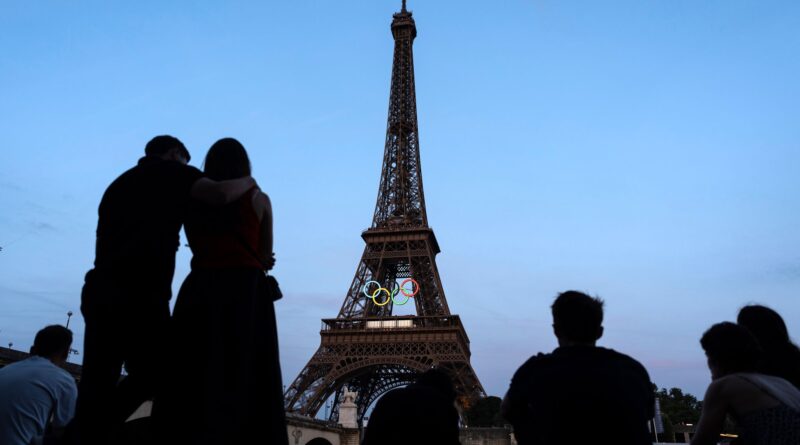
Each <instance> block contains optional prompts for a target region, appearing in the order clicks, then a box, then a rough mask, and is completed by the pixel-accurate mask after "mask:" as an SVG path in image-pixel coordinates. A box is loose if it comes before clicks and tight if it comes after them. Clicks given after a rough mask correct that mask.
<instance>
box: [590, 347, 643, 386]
mask: <svg viewBox="0 0 800 445" xmlns="http://www.w3.org/2000/svg"><path fill="white" fill-rule="evenodd" d="M597 350H598V352H599V353H600V354H601V355H604V356H605V357H604V358H605V359H606V360H608V362H610V363H614V365H615V366H620V367H626V368H629V369H632V370H634V371H635V372H637V373H639V374H641V375H642V376H643V377H644V378H647V379H648V380H649V378H650V375H649V374H648V372H647V368H645V367H644V365H642V364H641V362H639V361H638V360H636V359H635V358H633V357H631V356H630V355H627V354H623V353H621V352H619V351H615V350H613V349H610V348H603V347H598V348H597Z"/></svg>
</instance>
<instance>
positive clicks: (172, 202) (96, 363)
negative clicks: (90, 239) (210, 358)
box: [70, 136, 255, 445]
mask: <svg viewBox="0 0 800 445" xmlns="http://www.w3.org/2000/svg"><path fill="white" fill-rule="evenodd" d="M189 158H190V156H189V152H188V151H187V150H186V147H185V146H184V145H183V143H181V141H179V140H178V139H176V138H174V137H172V136H157V137H155V138H153V139H152V140H151V141H150V142H148V143H147V146H146V147H145V156H144V157H143V158H141V159H139V162H138V164H137V165H136V166H135V167H133V168H131V169H130V170H128V171H126V172H125V173H123V174H122V175H121V176H120V177H118V178H117V179H116V180H114V182H112V183H111V185H110V186H109V187H108V189H106V191H105V194H104V195H103V199H102V201H101V202H100V207H99V210H98V216H99V218H98V223H97V246H96V256H95V262H94V269H92V270H90V271H89V272H88V273H87V274H86V282H85V284H84V287H83V293H82V295H81V312H82V314H83V317H84V320H85V322H86V331H85V338H84V347H83V372H82V376H81V381H80V391H79V397H78V408H77V414H76V422H75V424H76V425H77V427H78V428H77V433H78V434H79V436H80V440H81V442H82V443H86V444H91V445H94V444H105V443H107V442H106V440H107V438H108V436H109V433H110V431H112V430H113V429H116V428H118V427H119V426H121V425H122V422H124V420H125V419H126V418H127V417H128V416H129V415H130V414H132V413H133V411H134V410H135V409H136V408H137V407H138V406H139V405H140V404H141V403H142V402H144V401H145V400H147V399H149V398H151V397H152V396H153V393H154V390H155V389H154V386H155V385H156V383H157V382H158V378H159V376H160V374H161V373H162V367H163V365H162V362H163V360H164V351H163V347H164V344H165V343H166V340H167V337H168V332H167V327H168V322H169V316H170V314H169V300H170V297H171V295H172V291H171V286H172V276H173V274H174V271H175V252H176V251H177V249H178V244H179V231H180V228H181V225H182V224H183V223H184V220H185V218H186V212H187V209H188V205H189V199H190V197H193V198H196V199H200V200H204V201H206V202H210V203H215V204H218V205H222V204H225V203H227V202H230V201H233V200H235V199H238V198H239V197H240V196H242V194H243V193H245V192H246V191H247V190H249V189H251V188H253V187H254V186H255V181H253V180H252V178H249V177H248V178H243V179H239V180H236V181H228V182H224V183H217V182H214V181H211V180H209V179H206V178H203V174H202V173H201V172H200V171H199V170H198V169H196V168H194V167H190V166H188V165H186V164H187V163H188V162H189ZM123 363H124V364H125V369H126V370H127V372H128V375H127V377H126V378H125V379H123V380H122V381H121V382H119V380H120V372H121V369H122V365H123ZM118 382H119V385H118ZM73 428H74V426H71V431H70V439H71V440H72V441H74V440H75V433H76V431H75V429H73Z"/></svg>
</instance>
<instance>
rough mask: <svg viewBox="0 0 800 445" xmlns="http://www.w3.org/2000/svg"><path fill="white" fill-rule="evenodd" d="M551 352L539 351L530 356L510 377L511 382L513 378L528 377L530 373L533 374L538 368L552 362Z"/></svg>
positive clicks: (521, 378)
mask: <svg viewBox="0 0 800 445" xmlns="http://www.w3.org/2000/svg"><path fill="white" fill-rule="evenodd" d="M553 359H554V358H553V354H546V353H543V352H540V353H538V354H536V355H534V356H531V358H529V359H528V360H526V361H525V363H523V364H522V366H520V367H519V369H517V372H515V373H514V377H512V379H511V380H512V382H513V381H515V380H523V379H528V378H530V377H531V375H532V374H535V373H536V372H537V371H538V370H540V369H542V368H544V367H547V366H549V365H550V364H551V363H552V362H553Z"/></svg>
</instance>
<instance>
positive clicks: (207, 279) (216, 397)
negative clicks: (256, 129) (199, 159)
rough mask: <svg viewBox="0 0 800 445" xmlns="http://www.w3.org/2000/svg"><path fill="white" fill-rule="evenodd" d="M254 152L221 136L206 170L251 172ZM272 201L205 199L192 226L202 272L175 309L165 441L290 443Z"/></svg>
mask: <svg viewBox="0 0 800 445" xmlns="http://www.w3.org/2000/svg"><path fill="white" fill-rule="evenodd" d="M250 169H251V167H250V159H249V157H248V155H247V151H246V150H245V148H244V147H243V146H242V144H241V143H240V142H239V141H237V140H236V139H232V138H224V139H220V140H219V141H217V142H216V143H214V145H212V146H211V148H210V149H209V151H208V154H207V155H206V159H205V163H204V172H205V174H206V176H208V178H210V179H212V180H217V181H226V180H234V179H236V178H244V177H249V176H250ZM272 221H273V217H272V205H271V203H270V200H269V197H268V196H267V195H266V194H265V193H263V192H262V191H261V190H259V189H252V190H250V191H249V192H248V193H246V194H245V195H243V196H242V197H241V198H240V199H238V200H236V201H234V202H232V203H230V204H228V205H226V206H223V207H216V208H215V207H211V206H208V205H206V204H203V203H201V202H195V203H193V205H192V206H191V208H190V211H189V217H188V219H187V222H186V236H187V238H188V239H189V246H190V247H191V249H192V254H193V257H192V271H191V273H190V274H189V276H188V277H186V280H185V281H184V282H183V285H182V286H181V290H180V292H179V294H178V298H177V300H176V302H175V309H174V311H173V317H172V321H173V325H172V326H173V338H172V342H171V344H172V348H171V350H172V356H171V357H170V361H169V363H170V365H169V370H168V376H169V377H168V379H169V385H168V386H166V387H165V391H164V392H163V394H161V395H160V396H157V397H156V399H155V401H154V405H153V413H154V416H155V417H156V419H155V421H156V424H157V425H158V428H157V429H158V430H159V431H163V432H164V438H163V439H164V443H182V444H192V445H194V444H198V445H199V444H209V445H210V444H221V443H249V442H251V441H252V440H253V438H258V440H259V441H261V442H263V443H269V444H275V445H287V444H288V435H287V430H286V417H285V413H284V409H283V382H282V379H281V372H280V361H279V356H278V333H277V327H276V321H275V309H274V305H273V301H274V299H276V298H278V296H276V295H274V294H272V293H270V292H268V285H267V282H268V281H269V279H270V277H268V276H267V275H266V273H265V272H266V271H268V270H270V269H272V267H273V266H274V265H275V256H274V254H273V252H272V250H273V233H272Z"/></svg>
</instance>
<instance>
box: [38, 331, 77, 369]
mask: <svg viewBox="0 0 800 445" xmlns="http://www.w3.org/2000/svg"><path fill="white" fill-rule="evenodd" d="M71 346H72V331H70V330H69V329H67V328H65V327H64V326H60V325H50V326H47V327H45V328H44V329H42V330H41V331H39V332H37V333H36V338H34V340H33V346H32V347H31V354H33V355H38V356H40V357H44V358H46V359H49V360H50V361H52V362H53V363H55V364H57V365H60V364H62V363H64V362H66V361H67V356H68V355H69V348H70V347H71Z"/></svg>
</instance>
